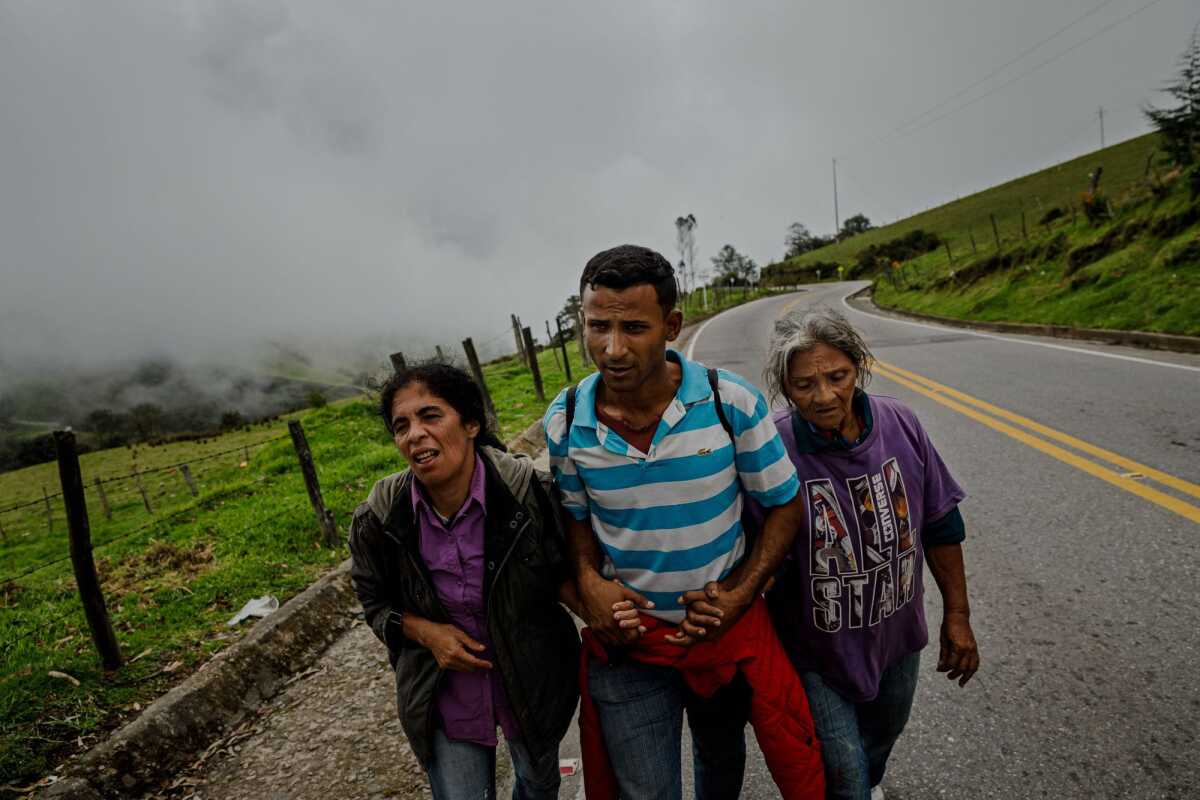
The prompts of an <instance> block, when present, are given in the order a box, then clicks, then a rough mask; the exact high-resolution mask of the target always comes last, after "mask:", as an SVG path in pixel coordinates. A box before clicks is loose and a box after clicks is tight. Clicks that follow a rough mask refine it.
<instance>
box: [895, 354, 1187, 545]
mask: <svg viewBox="0 0 1200 800" xmlns="http://www.w3.org/2000/svg"><path fill="white" fill-rule="evenodd" d="M876 366H877V368H878V371H879V372H880V374H882V375H884V376H885V377H886V378H889V379H890V380H893V381H895V382H896V383H898V384H900V385H901V386H904V387H907V388H909V389H912V390H913V391H914V392H917V393H918V394H923V395H925V396H926V397H928V398H930V399H932V400H934V401H936V402H938V403H941V404H942V405H944V406H946V407H947V408H951V409H953V410H955V411H957V412H958V413H960V414H962V415H964V416H967V417H970V418H971V419H973V420H975V421H976V422H979V423H981V424H983V425H986V426H987V427H989V428H991V429H992V430H995V431H999V432H1000V433H1003V434H1005V435H1006V436H1010V437H1012V438H1013V439H1016V440H1017V441H1019V442H1021V443H1022V444H1026V445H1028V446H1030V447H1032V448H1033V449H1035V450H1039V451H1041V452H1043V453H1045V454H1046V455H1048V456H1050V457H1051V458H1056V459H1058V460H1059V461H1062V462H1063V463H1065V464H1069V465H1071V466H1072V467H1075V468H1076V469H1078V470H1080V471H1082V472H1086V473H1087V474H1089V475H1091V476H1093V477H1096V478H1099V479H1100V480H1102V481H1106V482H1108V483H1111V484H1112V485H1113V486H1116V487H1117V488H1118V489H1123V490H1125V491H1127V492H1129V493H1130V494H1135V495H1137V496H1138V497H1141V498H1142V499H1144V500H1149V501H1150V502H1151V503H1154V504H1155V505H1158V506H1161V507H1162V508H1165V509H1167V510H1168V511H1173V512H1175V513H1176V514H1178V515H1179V516H1181V517H1183V518H1185V519H1189V520H1191V521H1192V522H1195V523H1197V524H1200V508H1198V507H1196V506H1193V505H1192V504H1190V503H1187V502H1185V501H1183V500H1180V499H1179V498H1177V497H1173V496H1172V495H1169V494H1166V493H1165V492H1160V491H1158V490H1157V489H1151V488H1150V487H1148V486H1144V485H1142V484H1140V483H1138V482H1137V481H1136V480H1133V479H1131V478H1126V477H1123V476H1122V475H1120V474H1118V473H1116V472H1113V471H1112V470H1110V469H1107V468H1105V467H1102V466H1100V465H1099V464H1096V463H1095V462H1092V461H1088V460H1087V459H1086V458H1082V457H1080V456H1077V455H1075V454H1074V453H1072V452H1070V451H1069V450H1064V449H1063V448H1061V447H1059V446H1058V445H1055V444H1051V443H1050V442H1047V441H1045V440H1043V439H1039V438H1037V437H1036V436H1032V435H1030V434H1029V433H1026V432H1025V431H1023V430H1021V429H1019V428H1014V427H1013V426H1012V425H1009V424H1008V423H1006V422H1001V421H1000V420H998V419H995V418H994V417H989V416H988V415H986V414H983V413H981V412H980V411H977V410H975V409H974V408H971V407H970V406H968V405H964V404H963V403H960V402H959V401H958V400H955V399H952V398H951V397H949V396H948V395H949V393H950V392H949V391H947V390H948V387H943V388H942V389H937V390H935V389H930V388H927V387H925V386H922V385H921V384H918V383H917V382H915V381H914V380H910V379H909V378H907V377H904V375H902V374H901V373H900V372H899V371H898V368H895V367H892V366H891V365H886V364H882V363H877V365H876ZM905 372H906V373H907V370H905ZM908 374H911V373H908ZM931 383H932V381H931ZM959 394H961V393H959ZM971 399H972V400H974V398H971ZM976 402H979V403H982V402H983V401H976ZM992 408H996V407H995V406H992ZM997 410H998V411H999V410H1002V409H997ZM1043 427H1044V426H1043ZM1047 430H1052V429H1049V428H1047ZM1063 435H1064V436H1065V434H1063ZM1076 441H1079V440H1076ZM1097 449H1099V448H1097ZM1105 452H1107V451H1105ZM1113 455H1116V454H1115V453H1114V454H1113ZM1161 474H1164V475H1165V473H1161Z"/></svg>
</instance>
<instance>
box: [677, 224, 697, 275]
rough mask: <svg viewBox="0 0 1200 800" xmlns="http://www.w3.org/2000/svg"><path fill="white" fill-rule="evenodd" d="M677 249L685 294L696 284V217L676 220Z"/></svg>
mask: <svg viewBox="0 0 1200 800" xmlns="http://www.w3.org/2000/svg"><path fill="white" fill-rule="evenodd" d="M675 249H677V250H678V251H679V275H680V279H681V281H682V284H683V285H682V286H681V287H680V288H682V289H683V290H684V291H685V292H686V291H688V289H689V287H691V286H693V285H694V284H695V283H696V215H695V214H688V215H687V216H686V217H676V218H675Z"/></svg>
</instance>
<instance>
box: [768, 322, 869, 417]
mask: <svg viewBox="0 0 1200 800" xmlns="http://www.w3.org/2000/svg"><path fill="white" fill-rule="evenodd" d="M818 344H827V345H829V346H830V347H834V348H836V349H838V350H841V351H842V352H843V353H845V354H846V357H847V358H849V359H850V361H851V362H853V363H854V368H855V370H856V371H857V372H858V385H859V386H860V387H864V386H866V385H867V383H868V382H869V381H870V380H871V364H872V362H874V361H875V356H873V355H871V350H870V349H869V348H868V347H867V343H866V341H864V340H863V337H862V334H860V333H859V332H858V331H857V330H855V328H854V326H853V325H851V324H850V321H849V320H848V319H846V318H845V317H844V316H843V315H842V314H841V313H840V312H838V311H835V310H833V309H832V308H829V307H828V306H817V307H816V308H812V309H809V310H808V311H793V312H791V313H789V314H786V315H784V316H783V317H782V318H781V319H779V320H778V321H776V323H775V330H774V332H772V334H771V342H770V345H769V348H768V350H767V366H766V367H765V368H764V369H763V382H764V383H765V384H766V385H767V393H768V394H769V395H770V397H771V401H772V402H774V401H776V400H779V399H781V398H782V399H784V400H787V391H786V389H785V387H786V386H787V380H788V365H789V364H790V363H791V361H792V356H794V355H795V354H796V353H803V352H806V351H808V350H811V349H812V348H813V347H814V346H816V345H818Z"/></svg>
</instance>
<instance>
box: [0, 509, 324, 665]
mask: <svg viewBox="0 0 1200 800" xmlns="http://www.w3.org/2000/svg"><path fill="white" fill-rule="evenodd" d="M303 509H304V505H303V503H294V504H290V505H289V506H288V507H287V508H284V509H281V510H277V511H274V512H273V513H272V516H273V517H276V518H277V517H279V516H280V514H281V513H284V514H286V513H292V512H299V511H303ZM192 510H194V509H180V510H179V511H177V512H174V514H173V515H171V516H178V515H182V513H183V512H185V511H192ZM167 519H168V517H164V518H163V519H161V520H153V521H151V522H150V523H147V524H146V525H143V526H142V527H140V528H138V529H136V530H133V531H128V532H127V533H124V534H121V535H120V536H117V537H115V538H114V539H111V540H109V541H107V542H104V543H103V544H99V545H96V546H95V547H94V548H93V550H99V549H100V548H102V547H106V546H107V545H110V544H113V543H115V542H117V541H120V540H123V539H127V538H129V537H131V536H133V535H135V534H137V533H144V532H145V531H146V530H147V529H148V528H150V527H153V524H154V523H159V522H166V521H167ZM271 522H272V520H270V519H262V520H257V521H255V522H252V523H251V524H249V525H244V526H242V527H241V528H238V529H237V530H234V531H229V532H224V533H223V535H224V536H227V537H238V536H242V535H243V534H246V533H248V532H250V531H252V530H260V529H263V528H265V527H266V526H267V525H269V524H271ZM165 533H166V534H167V537H168V538H169V537H170V533H171V531H169V530H168V531H166V532H165ZM68 559H70V556H69V555H68V556H65V557H63V558H59V559H56V560H55V562H54V563H60V562H62V561H65V560H68ZM27 574H28V573H27ZM4 585H6V583H4V582H0V588H3V586H4ZM82 612H83V607H82V606H74V605H72V606H71V607H70V608H68V609H67V610H66V611H65V612H64V613H62V614H59V615H56V616H54V617H51V618H50V619H49V620H48V622H49V623H50V624H52V625H59V624H61V623H63V622H66V621H67V620H68V619H70V618H71V617H77V616H79V615H80V614H81V613H82ZM46 622H47V620H44V619H41V620H39V624H40V625H41V626H42V627H43V628H44V627H45V623H46ZM36 636H37V633H36V632H27V633H24V634H21V635H18V636H17V637H16V638H17V640H31V639H34V638H35V637H36ZM11 648H12V642H11V641H10V642H9V643H7V647H6V649H11Z"/></svg>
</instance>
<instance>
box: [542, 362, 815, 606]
mask: <svg viewBox="0 0 1200 800" xmlns="http://www.w3.org/2000/svg"><path fill="white" fill-rule="evenodd" d="M667 358H668V359H669V360H671V361H675V362H677V363H679V364H680V365H681V367H682V370H683V380H682V382H681V383H680V386H679V390H678V391H677V392H676V394H675V399H674V400H672V401H671V404H670V405H669V406H667V409H666V411H665V412H664V413H663V417H662V421H661V422H659V425H658V429H657V430H656V431H655V432H654V438H653V440H652V442H651V444H650V452H649V453H643V452H641V451H640V450H637V449H635V448H634V447H633V446H632V445H630V444H629V443H627V442H626V441H625V440H624V439H622V438H621V437H620V436H619V435H618V434H617V432H616V431H614V430H612V429H611V428H609V427H608V426H606V425H605V424H604V423H603V422H600V421H599V420H598V419H596V387H597V386H598V385H599V381H600V375H599V373H596V374H593V375H589V376H588V377H587V378H585V379H584V380H583V381H582V382H581V383H580V384H579V388H578V389H577V390H576V395H575V417H574V420H573V422H572V425H571V430H570V435H569V436H568V433H567V431H566V430H565V428H566V416H567V415H566V390H563V391H562V392H560V393H559V395H558V397H556V398H555V399H554V402H553V403H551V405H550V408H549V409H548V410H547V411H546V417H545V419H544V420H543V422H542V425H543V427H544V428H545V431H546V443H547V445H548V447H549V451H550V468H551V471H552V472H553V473H554V479H555V481H556V482H557V483H558V486H559V488H560V489H561V491H562V496H563V505H564V506H565V507H566V508H567V510H568V511H569V512H570V513H571V514H572V516H574V517H575V518H576V519H578V520H585V519H587V518H588V516H589V515H590V516H591V520H592V530H593V531H595V533H596V536H597V538H598V539H599V540H600V543H601V545H603V547H604V551H605V554H606V556H607V558H606V561H607V562H608V564H607V565H606V566H611V568H612V569H613V570H614V571H615V577H618V578H620V579H621V580H622V581H623V582H625V583H626V584H628V585H629V586H630V587H632V588H634V589H636V590H637V591H638V592H640V593H642V594H643V595H645V596H646V598H647V599H649V600H653V601H654V604H655V606H656V608H655V609H654V611H653V612H651V613H653V614H654V615H655V616H657V617H660V618H662V619H664V620H667V621H669V622H676V623H677V622H680V621H682V619H683V614H684V612H683V609H682V608H681V607H680V606H679V605H678V603H677V602H676V601H677V599H678V598H679V595H680V594H681V593H683V592H685V591H691V590H693V589H701V588H703V587H704V584H706V583H707V582H708V581H711V580H721V579H722V578H724V577H725V576H726V575H727V574H728V573H729V572H730V571H731V570H732V569H733V568H734V567H735V566H737V564H738V562H739V561H740V560H741V558H742V556H743V555H744V554H745V550H746V545H745V536H744V535H743V533H742V519H741V515H742V493H741V487H743V486H744V487H745V489H746V491H748V492H749V493H750V494H751V495H752V496H753V497H754V499H755V500H757V501H758V502H760V503H761V504H763V505H764V506H777V505H782V504H784V503H786V502H788V501H789V500H791V499H792V498H793V497H794V496H795V495H796V492H797V491H798V490H799V488H800V483H799V481H798V480H797V478H796V470H795V468H794V467H793V466H792V462H791V460H790V459H788V456H787V453H786V451H785V450H784V447H783V442H782V441H781V440H780V438H779V432H778V431H777V430H776V429H775V423H774V422H773V421H772V420H771V415H770V411H769V409H768V407H767V401H766V399H765V398H764V397H763V396H762V393H761V392H759V391H758V389H756V388H755V387H754V386H752V385H751V384H749V383H747V382H746V381H745V380H744V379H743V378H741V377H740V376H738V375H735V374H733V373H731V372H726V371H724V370H719V371H718V378H719V380H718V384H717V386H718V389H719V390H720V395H721V402H722V404H723V406H724V410H725V417H726V419H728V420H729V424H730V427H732V428H733V434H734V439H735V440H736V442H737V446H736V454H735V452H734V445H733V443H732V442H731V441H730V437H729V434H727V433H726V432H725V429H724V428H723V427H722V426H721V421H720V419H719V418H718V417H717V413H716V405H715V404H714V402H713V393H712V387H711V386H710V385H709V383H708V369H707V367H705V366H704V365H703V364H700V363H697V362H694V361H688V360H687V359H685V358H684V357H683V356H682V355H680V354H679V353H678V352H677V351H675V350H668V351H667ZM739 474H740V476H741V484H740V486H739V483H738V476H739Z"/></svg>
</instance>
